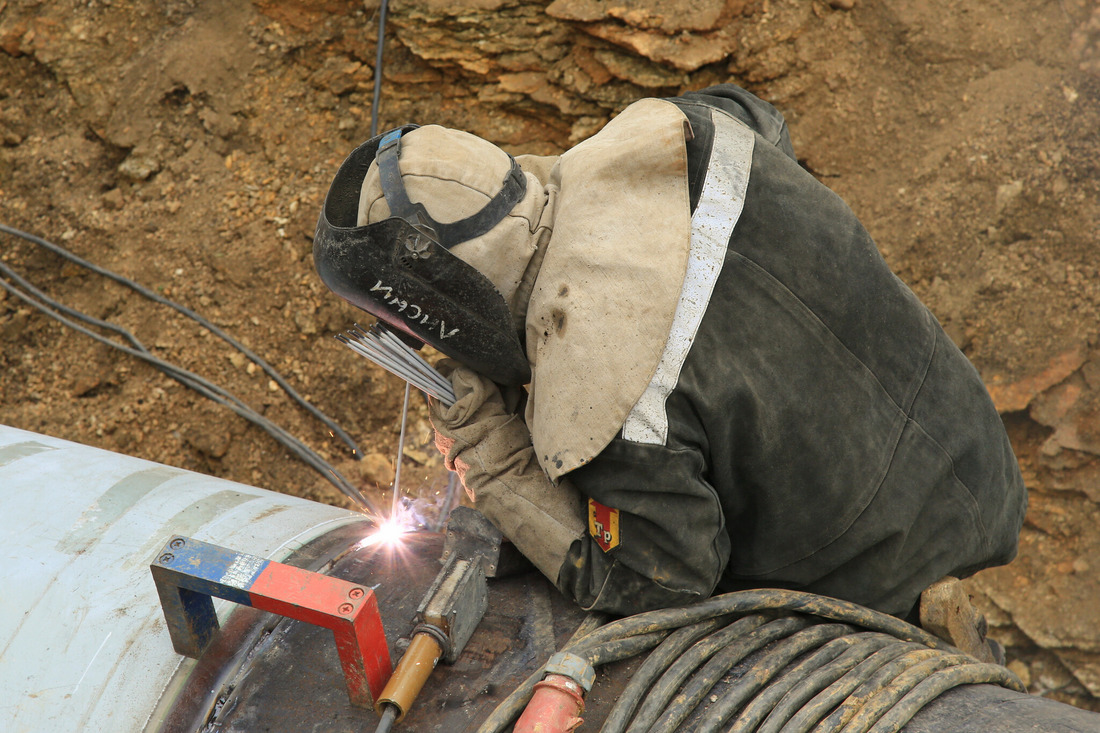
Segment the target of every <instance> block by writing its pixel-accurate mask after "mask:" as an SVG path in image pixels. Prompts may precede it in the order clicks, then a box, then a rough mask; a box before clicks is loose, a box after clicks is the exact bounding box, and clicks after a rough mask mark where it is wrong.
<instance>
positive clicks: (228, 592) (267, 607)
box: [149, 535, 392, 708]
mask: <svg viewBox="0 0 1100 733" xmlns="http://www.w3.org/2000/svg"><path fill="white" fill-rule="evenodd" d="M149 569H150V570H151V571H152V573H153V580H154V581H155V582H156V584H157V593H158V594H159V595H160V603H161V607H162V609H163V610H164V620H165V621H166V622H167V623H168V633H169V635H170V636H171V637H172V646H173V647H174V648H175V650H176V652H177V653H179V654H182V655H184V656H187V657H199V656H201V655H202V653H203V650H205V649H206V647H207V645H208V644H209V643H210V641H211V640H212V639H213V638H214V634H215V633H216V632H217V631H218V617H217V615H216V614H215V613H214V602H213V600H212V598H211V597H212V596H213V597H217V598H223V599H225V600H227V601H233V602H234V603H239V604H241V605H242V606H250V607H252V608H256V609H258V610H261V611H270V612H271V613H276V614H279V615H280V616H285V617H287V618H292V619H297V620H298V621H303V622H305V623H308V624H313V625H315V626H320V627H322V628H326V629H332V632H333V635H334V636H335V637H336V649H337V651H338V652H339V654H340V664H341V666H342V667H343V670H344V680H345V681H346V683H347V686H348V697H349V698H350V700H351V704H352V705H355V706H357V707H365V708H371V707H373V705H374V699H375V698H376V697H377V696H378V695H380V694H381V693H382V688H383V687H384V686H385V684H386V681H387V680H388V679H389V677H390V673H391V672H392V665H391V663H390V652H389V647H388V646H387V644H386V635H385V633H384V631H383V629H382V617H381V616H380V615H379V613H378V601H377V599H376V598H375V596H374V592H373V591H371V590H370V589H369V588H364V587H363V586H361V585H356V584H355V583H350V582H348V581H346V580H340V579H339V578H331V577H329V576H327V575H321V574H320V573H314V572H310V571H308V570H302V569H301V568H295V567H291V566H290V565H284V564H282V563H278V562H272V561H271V560H265V559H264V558H262V557H256V556H255V555H246V554H244V553H241V552H234V551H233V550H229V549H226V548H224V547H219V546H218V545H211V544H209V543H206V542H201V541H199V540H195V539H191V538H190V537H182V536H180V535H176V536H174V537H173V538H172V539H171V540H169V541H168V543H167V544H166V545H165V546H164V548H163V549H162V550H161V551H160V553H159V554H158V556H157V559H156V560H155V561H154V562H153V563H152V564H151V565H150V566H149Z"/></svg>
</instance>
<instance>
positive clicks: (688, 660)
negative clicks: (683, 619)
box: [627, 613, 771, 733]
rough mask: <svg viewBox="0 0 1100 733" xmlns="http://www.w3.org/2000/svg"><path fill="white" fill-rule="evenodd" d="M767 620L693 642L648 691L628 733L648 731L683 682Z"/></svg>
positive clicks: (737, 624) (748, 621) (756, 618)
mask: <svg viewBox="0 0 1100 733" xmlns="http://www.w3.org/2000/svg"><path fill="white" fill-rule="evenodd" d="M769 620H771V619H769V618H768V616H766V615H764V614H759V613H758V614H753V615H751V616H746V617H744V618H742V619H739V620H737V621H734V622H733V623H732V624H730V625H729V626H727V627H725V628H724V629H721V630H720V631H717V632H715V633H713V634H711V635H710V636H708V637H706V638H705V639H702V640H701V641H699V642H697V643H696V644H695V645H694V646H692V647H691V649H689V650H688V651H687V652H685V653H684V654H682V655H680V657H679V658H678V659H676V661H674V662H673V663H672V664H671V665H670V666H669V668H668V670H667V671H665V673H664V674H663V675H661V677H660V679H658V680H657V682H656V683H655V684H654V685H653V687H652V688H650V690H649V694H648V695H646V699H645V702H643V703H642V706H641V707H640V708H639V709H638V712H637V714H636V715H635V716H634V722H633V723H632V724H631V725H630V727H629V728H627V732H628V733H637V732H638V731H644V730H648V729H649V727H650V726H651V725H653V723H654V722H655V721H656V720H657V718H658V717H659V716H660V715H661V711H662V710H664V708H665V706H666V705H667V704H668V701H669V700H671V699H672V696H673V695H675V694H676V690H678V689H679V688H680V685H682V684H683V682H684V680H686V679H687V678H688V676H689V675H690V674H691V673H692V672H694V671H695V670H696V669H698V668H699V665H700V664H704V663H706V662H707V661H709V660H710V659H711V657H713V656H714V655H715V654H717V653H718V652H719V651H721V650H722V649H725V648H728V647H730V646H731V645H733V644H734V642H736V641H738V640H740V639H741V638H742V637H745V636H749V635H752V634H754V633H756V632H757V631H758V630H759V629H760V628H761V627H764V626H765V624H767V623H768V621H769Z"/></svg>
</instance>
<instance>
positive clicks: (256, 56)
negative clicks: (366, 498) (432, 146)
mask: <svg viewBox="0 0 1100 733" xmlns="http://www.w3.org/2000/svg"><path fill="white" fill-rule="evenodd" d="M377 15H378V3H377V0H367V2H366V3H365V4H361V3H358V2H352V1H351V0H287V1H286V2H277V1H276V0H253V2H247V1H245V0H158V1H156V2H154V1H153V0H135V1H134V2H122V0H113V1H112V0H53V1H50V2H35V1H33V0H0V145H2V147H0V223H3V224H7V225H10V226H15V227H18V228H21V229H24V230H27V231H30V232H32V233H34V234H37V235H40V236H42V237H45V238H47V239H50V240H53V241H55V242H58V243H60V244H62V245H64V246H66V247H68V248H70V249H71V250H72V251H73V252H75V253H77V254H78V255H80V256H82V257H85V258H87V259H89V260H92V261H93V262H95V263H97V264H99V265H102V266H105V267H108V268H111V269H113V270H115V271H117V272H119V273H121V274H123V275H126V276H128V277H131V278H134V279H136V280H138V281H139V282H141V283H142V284H144V285H145V286H147V287H149V288H151V289H154V290H155V291H156V292H159V293H161V294H162V295H164V296H166V297H169V298H172V299H174V300H176V301H178V302H180V303H183V304H185V305H186V306H188V307H190V308H192V309H194V310H195V311H198V312H199V313H202V314H203V315H205V316H206V317H208V318H210V319H211V320H212V321H213V322H215V323H216V324H218V325H219V326H220V327H221V328H223V329H225V330H226V331H228V332H230V333H232V334H233V335H234V336H236V337H237V338H239V339H241V340H242V341H243V342H245V343H246V344H248V345H249V346H250V347H251V348H253V349H254V350H255V351H257V352H259V353H260V354H261V355H262V356H264V357H265V358H266V359H267V360H269V361H270V362H271V363H272V364H274V365H275V366H276V368H278V369H279V370H280V371H281V372H282V373H283V374H285V375H286V377H287V378H288V379H289V380H290V381H291V383H292V384H293V385H294V386H295V387H296V388H297V389H298V390H299V391H301V392H303V393H304V394H306V395H307V396H308V398H309V399H311V400H313V401H314V402H315V403H316V404H317V405H318V406H319V407H320V408H321V409H323V410H324V411H326V412H327V413H328V414H330V415H332V416H333V417H334V418H335V419H336V420H337V421H338V422H339V423H340V424H341V425H342V426H343V427H344V428H345V429H346V430H347V431H348V432H349V433H350V434H351V435H352V436H354V438H355V439H356V440H357V441H359V454H358V455H362V456H363V460H356V459H355V457H354V456H352V455H351V453H350V450H348V449H347V448H346V447H345V446H344V445H343V444H341V443H340V442H338V441H337V440H335V439H334V438H333V437H332V436H331V435H330V433H329V430H328V429H327V428H326V427H324V426H323V425H321V424H320V423H318V422H317V421H316V420H314V419H313V418H311V417H310V416H309V415H307V414H306V413H305V412H303V411H302V410H301V409H299V408H297V407H296V406H294V405H293V404H292V403H291V402H290V401H289V400H288V399H287V397H286V396H285V394H284V393H283V392H282V391H281V390H280V389H279V388H278V386H277V385H276V384H275V383H274V382H272V381H271V380H270V379H269V378H268V377H267V376H266V375H265V374H264V373H263V372H262V371H261V370H260V369H258V368H257V367H256V366H255V365H254V364H252V363H251V362H250V361H248V360H247V359H245V358H244V357H242V356H240V355H239V354H237V353H236V352H234V351H233V350H232V349H230V348H228V347H227V346H226V345H224V344H223V343H222V342H221V341H220V340H218V339H217V338H214V337H212V336H210V335H209V334H208V333H207V332H206V331H204V330H202V329H200V328H198V327H196V326H195V325H194V324H193V323H192V322H190V321H188V320H187V319H185V318H183V317H181V316H179V315H178V314H177V313H175V312H174V311H171V310H169V309H167V308H164V307H163V306H158V305H154V304H153V303H151V302H150V301H148V300H146V299H144V298H142V297H140V296H138V295H137V294H135V293H134V292H132V291H130V290H128V289H125V288H123V287H120V286H118V285H117V284H115V283H113V282H111V281H109V280H105V279H104V278H102V277H100V276H97V275H94V274H92V273H90V272H88V271H87V270H85V269H83V268H81V267H78V266H76V265H73V264H71V263H67V262H66V261H64V260H62V259H60V258H58V257H57V256H55V255H52V254H49V253H47V252H45V251H44V250H42V249H40V248H38V247H36V246H33V245H31V244H28V243H26V242H22V241H19V240H16V239H14V238H12V237H9V236H6V235H0V259H2V261H3V262H4V263H5V264H6V265H8V266H10V267H11V268H12V269H14V270H15V271H17V272H18V273H20V274H21V275H23V276H24V277H26V278H28V279H29V280H30V281H32V282H33V283H34V284H35V285H37V286H38V287H39V288H41V289H43V290H45V291H46V292H48V293H49V294H50V295H51V296H53V297H55V298H57V299H59V300H61V301H63V302H64V303H66V304H67V305H69V306H71V307H74V308H78V309H80V310H82V311H84V312H87V313H89V314H91V315H94V316H96V317H99V318H104V319H107V320H110V321H112V322H114V323H117V324H119V325H121V326H124V327H126V328H128V329H130V330H131V331H133V332H134V333H135V334H136V335H137V336H138V337H139V338H141V339H142V341H144V342H145V343H146V344H148V345H149V347H150V349H151V350H152V351H153V353H154V354H156V355H157V356H158V357H160V358H163V359H167V360H170V361H173V362H176V363H178V364H181V365H182V366H184V367H186V368H188V369H191V370H193V371H195V372H198V373H200V374H201V375H203V376H205V377H207V378H208V379H210V380H212V381H214V382H216V383H218V384H220V385H223V386H224V387H226V388H228V389H229V390H230V391H232V392H233V393H235V394H236V395H238V396H240V397H241V398H242V399H243V400H244V401H245V402H247V403H248V404H250V405H252V406H253V407H255V408H256V409H257V410H259V411H260V412H262V413H263V414H264V415H265V416H266V417H268V418H270V419H272V420H275V421H276V422H278V423H280V424H281V425H284V426H285V427H286V428H287V429H288V430H290V431H291V432H292V433H294V434H295V435H297V436H298V437H300V438H301V439H302V440H304V441H305V442H306V443H308V444H309V445H311V446H313V448H315V449H316V450H318V451H319V452H320V453H321V454H322V455H323V456H325V457H326V458H327V459H328V460H330V461H331V462H332V463H333V464H334V465H336V466H337V467H338V469H339V470H340V471H342V472H343V473H344V474H345V475H346V476H347V477H348V478H349V479H350V480H351V481H353V482H354V483H356V484H357V485H360V486H362V487H364V489H365V490H366V491H368V493H370V494H371V495H373V496H374V497H375V498H376V499H378V500H385V498H386V495H387V493H388V491H389V490H390V489H391V488H392V481H393V473H394V460H395V452H396V444H397V433H398V430H399V424H400V417H399V410H400V403H401V396H402V390H401V384H400V382H398V381H397V380H396V379H395V378H392V377H389V376H388V375H386V374H384V373H382V372H380V371H377V370H375V369H373V368H370V367H368V366H367V365H366V362H364V361H363V360H361V359H360V358H359V357H357V356H355V355H354V354H352V353H351V352H349V351H347V350H346V349H344V348H343V347H341V346H340V345H339V344H337V343H336V342H335V341H333V340H332V339H331V335H332V334H334V333H337V332H339V331H341V330H343V329H344V328H346V327H348V326H349V325H350V324H351V323H352V322H353V321H355V320H362V315H361V314H357V313H356V312H354V311H353V310H352V309H351V308H349V307H347V306H344V305H342V304H341V303H339V302H337V301H336V300H335V298H333V297H332V296H330V295H329V294H328V292H327V291H326V289H325V288H324V286H323V285H322V284H321V283H320V282H319V281H318V279H317V278H316V276H315V275H314V273H313V269H312V263H311V257H310V251H311V237H312V231H313V225H314V223H315V221H316V217H317V213H318V210H319V206H320V204H321V201H322V198H323V196H324V192H325V190H326V188H327V185H328V182H329V180H330V178H331V176H332V175H333V173H334V172H335V170H336V167H337V166H338V164H339V162H340V161H341V160H342V159H343V157H344V156H345V155H346V154H347V153H348V152H349V151H350V149H351V148H352V147H353V146H354V145H356V144H357V143H359V142H361V141H363V140H365V139H366V138H367V137H368V135H369V129H370V116H371V84H372V78H373V74H374V68H373V67H374V65H375V51H376V30H377ZM384 59H385V60H384V64H383V77H384V88H383V94H382V102H381V104H380V109H379V114H380V119H381V125H382V129H386V128H387V127H389V126H394V125H397V124H403V123H405V122H411V121H417V122H438V123H441V124H445V125H449V126H454V127H460V128H464V129H468V130H470V131H472V132H475V133H477V134H479V135H481V136H483V137H486V138H488V139H490V140H493V141H494V142H497V143H499V144H500V145H502V146H503V147H505V148H506V149H508V150H510V151H512V152H516V153H519V152H527V153H541V154H552V153H558V152H560V151H562V150H564V149H566V148H568V147H569V146H570V145H571V144H573V143H575V142H577V141H579V140H581V139H583V138H585V137H587V136H588V135H590V134H592V133H594V132H596V131H597V130H599V129H600V127H601V126H602V125H604V124H605V123H606V122H607V121H608V120H609V119H610V118H611V117H612V116H613V115H614V114H615V113H616V112H617V111H618V110H620V109H621V108H622V107H624V106H625V105H626V104H628V103H629V102H630V101H632V100H634V99H637V98H639V97H643V96H653V95H673V94H676V93H679V92H681V91H684V90H688V89H697V88H700V87H703V86H706V85H709V84H712V83H718V82H725V81H733V82H736V83H739V84H741V85H743V86H745V87H747V88H749V89H751V90H753V91H754V92H756V93H757V94H759V95H760V96H762V97H764V98H766V99H768V100H769V101H771V102H773V103H774V104H776V105H777V106H778V107H779V108H780V109H781V110H782V111H783V112H784V113H785V114H786V116H787V119H788V121H789V124H790V127H791V133H792V138H793V140H794V143H795V148H796V151H797V152H798V154H799V155H800V157H801V159H802V162H803V164H804V165H805V166H806V167H807V168H808V169H809V170H810V171H811V172H813V173H814V174H815V175H816V176H818V177H819V178H820V179H821V180H822V181H823V182H825V183H826V184H827V185H829V186H830V187H832V188H833V189H834V190H836V191H837V192H838V193H839V194H841V195H842V196H843V197H844V198H845V199H846V200H847V201H848V202H849V204H850V205H851V206H852V207H853V209H854V210H855V211H856V213H857V214H858V215H859V216H860V217H861V218H862V220H863V222H864V224H865V225H866V226H867V228H868V229H869V230H870V231H871V233H872V235H873V236H874V237H875V239H876V241H877V242H878V244H879V246H880V248H881V250H882V252H883V254H884V255H885V257H886V259H887V260H888V261H889V263H890V264H891V266H892V267H893V268H894V270H895V271H896V272H897V274H898V275H899V276H900V277H901V278H902V279H903V280H904V281H905V282H907V283H908V284H909V285H910V286H911V287H912V288H913V289H914V290H915V291H916V292H917V294H918V295H919V296H920V297H921V298H922V299H923V300H924V301H925V302H926V303H927V304H928V305H929V306H930V307H931V308H932V310H933V311H934V312H935V314H936V315H937V317H938V318H939V319H940V321H941V322H942V323H943V324H944V326H945V328H946V329H947V331H948V333H949V334H950V335H951V337H952V338H953V339H954V340H955V341H956V343H958V345H959V346H960V347H961V348H962V349H963V350H964V352H965V353H966V354H967V355H968V356H969V357H970V358H971V360H972V361H973V362H974V363H975V365H976V366H977V368H978V369H979V371H980V372H981V374H982V376H983V378H984V379H985V381H986V383H987V385H988V386H989V389H990V392H991V393H992V395H993V397H994V400H995V402H996V404H997V406H998V408H999V409H1000V410H1001V412H1002V415H1003V417H1004V420H1005V423H1006V424H1007V425H1008V428H1009V430H1010V433H1011V435H1012V438H1013V442H1014V445H1015V446H1016V449H1017V452H1018V455H1019V458H1020V462H1021V465H1022V468H1023V471H1024V475H1025V477H1026V479H1027V482H1028V485H1029V486H1030V488H1031V492H1032V493H1031V504H1030V509H1029V513H1028V518H1027V522H1026V525H1025V527H1024V532H1023V537H1022V544H1021V553H1020V557H1019V559H1018V560H1016V562H1015V563H1013V564H1012V565H1010V566H1008V567H1006V568H1001V569H995V570H991V571H987V572H984V573H982V574H980V575H979V576H978V577H977V578H975V579H974V580H972V581H971V582H970V584H969V588H970V590H971V592H973V593H974V594H975V598H976V599H977V600H978V602H979V603H980V604H981V606H982V608H983V610H984V611H985V612H986V614H987V616H988V618H989V620H990V623H991V625H992V628H993V633H994V635H995V636H996V637H998V638H1000V639H1001V640H1002V641H1003V642H1005V643H1006V645H1008V647H1009V650H1010V659H1012V660H1013V661H1012V667H1013V669H1014V670H1015V671H1017V672H1018V673H1019V674H1020V675H1021V676H1022V677H1023V678H1024V679H1025V680H1026V681H1027V682H1028V683H1029V685H1030V687H1031V689H1032V690H1033V691H1034V692H1036V693H1040V694H1045V695H1050V696H1053V697H1057V698H1059V699H1063V700H1067V701H1070V702H1073V703H1075V704H1079V705H1084V706H1090V707H1093V708H1094V709H1100V704H1098V701H1097V698H1098V696H1100V338H1098V333H1097V314H1098V311H1100V278H1098V276H1100V272H1098V267H1100V256H1098V247H1100V139H1098V133H1097V131H1098V130H1100V5H1098V4H1097V2H1096V1H1095V0H832V1H831V2H820V1H818V0H725V1H724V2H723V1H722V0H637V1H635V2H626V1H625V0H623V1H622V2H616V1H614V0H554V1H553V2H546V1H539V0H470V1H469V2H458V1H457V0H455V1H453V2H452V1H449V0H394V2H393V3H392V6H391V8H390V15H389V30H388V33H387V37H386V44H385V53H384ZM0 334H2V341H0V390H2V392H0V395H2V397H0V422H2V423H4V424H8V425H12V426H15V427H19V428H24V429H28V430H34V431H38V432H42V433H47V434H51V435H56V436H59V437H62V438H68V439H72V440H76V441H80V442H84V443H89V444H92V445H96V446H100V447H103V448H107V449H111V450H115V451H121V452H124V453H128V454H132V455H137V456H140V457H143V458H148V459H151V460H155V461H160V462H163V463H168V464H172V465H176V466H182V467H184V468H189V469H193V470H198V471H204V472H208V473H212V474H216V475H219V476H224V477H227V478H230V479H233V480H237V481H243V482H246V483H250V484H255V485H258V486H264V487H267V488H271V489H275V490H279V491H284V492H288V493H293V494H297V495H301V496H306V497H310V498H313V499H319V500H322V501H329V502H333V503H342V502H344V499H343V498H342V496H341V495H340V494H339V492H337V491H336V489H334V488H333V487H332V485H331V484H329V483H328V482H326V480H325V479H324V478H323V477H321V476H320V475H319V474H318V473H315V472H314V471H312V470H311V469H309V468H308V467H306V466H304V465H303V464H302V463H300V462H299V461H298V460H296V459H295V458H294V457H293V456H291V455H290V454H289V453H288V452H287V451H286V450H285V449H284V448H282V447H281V446H280V445H278V444H277V443H275V442H274V441H273V440H272V439H271V438H270V437H268V435H267V434H265V433H264V432H263V431H261V430H259V429H257V428H255V427H252V426H250V425H249V424H248V423H246V422H245V421H243V420H241V419H240V418H238V417H236V416H234V415H233V414H232V413H230V412H228V411H226V410H224V409H223V408H220V407H217V406H215V405H213V404H212V403H210V402H208V401H207V400H205V399H203V398H202V397H200V396H198V395H197V394H195V393H194V392H191V391H189V390H188V389H186V388H184V387H182V386H181V385H179V384H178V383H176V382H174V381H172V380H170V379H168V378H167V377H165V376H163V375H161V374H160V373H158V372H156V371H154V370H153V369H152V368H151V367H149V366H147V365H146V364H144V363H142V362H139V361H137V360H135V359H133V358H132V357H129V356H126V355H124V354H121V353H118V352H116V351H113V350H111V349H109V348H108V347H106V346H104V345H101V344H97V343H95V342H93V341H92V340H90V339H88V338H87V337H84V336H81V335H79V334H76V333H74V332H72V331H70V330H68V329H67V328H65V327H64V326H62V325H60V324H58V323H57V322H56V321H53V320H50V319H48V318H46V317H44V316H42V315H40V314H39V313H37V312H36V311H34V310H32V309H31V308H29V307H28V306H26V305H25V304H24V303H23V302H22V301H20V300H18V299H17V298H16V297H15V296H12V295H7V294H6V293H4V292H0ZM409 433H410V440H409V444H408V446H407V447H406V452H405V453H406V455H405V459H404V463H403V466H404V471H405V474H404V476H403V479H402V486H403V488H404V489H405V490H406V491H409V492H410V493H413V494H417V495H421V496H424V497H427V498H429V499H430V498H431V497H433V496H435V495H436V492H438V491H439V490H440V482H441V481H442V480H443V479H442V478H441V471H440V468H439V461H438V458H437V457H436V456H435V455H434V453H433V451H432V450H431V448H430V425H429V424H428V422H427V416H426V410H425V409H424V405H423V403H422V402H421V401H419V400H415V399H414V401H413V407H412V410H411V414H410V420H409ZM42 490H43V491H48V490H49V487H43V488H42Z"/></svg>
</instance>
